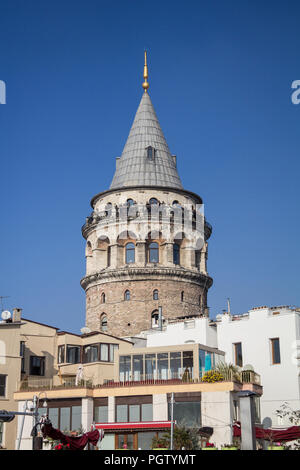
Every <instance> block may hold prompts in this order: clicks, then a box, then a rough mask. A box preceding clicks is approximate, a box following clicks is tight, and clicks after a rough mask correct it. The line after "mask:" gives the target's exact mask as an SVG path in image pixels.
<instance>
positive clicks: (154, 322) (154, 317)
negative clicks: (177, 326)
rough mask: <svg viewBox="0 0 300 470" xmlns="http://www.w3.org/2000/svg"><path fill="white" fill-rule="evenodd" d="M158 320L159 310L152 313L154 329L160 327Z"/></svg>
mask: <svg viewBox="0 0 300 470" xmlns="http://www.w3.org/2000/svg"><path fill="white" fill-rule="evenodd" d="M158 319H159V314H158V310H154V312H152V314H151V327H152V328H157V327H158Z"/></svg>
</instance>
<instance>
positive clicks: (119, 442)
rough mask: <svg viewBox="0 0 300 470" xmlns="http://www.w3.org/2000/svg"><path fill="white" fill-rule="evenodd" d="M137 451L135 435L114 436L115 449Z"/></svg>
mask: <svg viewBox="0 0 300 470" xmlns="http://www.w3.org/2000/svg"><path fill="white" fill-rule="evenodd" d="M124 448H126V449H128V450H138V439H137V433H128V434H116V435H115V449H124Z"/></svg>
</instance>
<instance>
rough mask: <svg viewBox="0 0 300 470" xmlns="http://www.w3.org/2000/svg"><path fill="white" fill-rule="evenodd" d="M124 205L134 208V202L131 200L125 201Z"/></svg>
mask: <svg viewBox="0 0 300 470" xmlns="http://www.w3.org/2000/svg"><path fill="white" fill-rule="evenodd" d="M126 205H127V207H131V206H134V200H133V199H127V201H126Z"/></svg>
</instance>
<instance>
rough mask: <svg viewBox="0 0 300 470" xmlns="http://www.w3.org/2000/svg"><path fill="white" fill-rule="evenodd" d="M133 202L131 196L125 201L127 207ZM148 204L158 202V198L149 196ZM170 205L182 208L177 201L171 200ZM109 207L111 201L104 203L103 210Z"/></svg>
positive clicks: (132, 204) (109, 208) (108, 209)
mask: <svg viewBox="0 0 300 470" xmlns="http://www.w3.org/2000/svg"><path fill="white" fill-rule="evenodd" d="M135 204H136V202H135V201H134V200H133V199H131V198H129V199H127V201H126V206H127V207H131V206H134V205H135ZM148 204H150V206H152V205H158V204H160V202H159V201H158V199H156V197H151V198H150V199H149V202H148ZM172 206H173V207H178V208H182V206H181V205H180V204H179V202H178V201H173V202H172ZM111 208H112V203H111V202H108V203H107V204H106V205H105V210H107V211H110V210H111Z"/></svg>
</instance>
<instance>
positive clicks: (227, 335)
mask: <svg viewBox="0 0 300 470" xmlns="http://www.w3.org/2000/svg"><path fill="white" fill-rule="evenodd" d="M273 311H278V309H275V310H274V309H273V310H270V309H268V308H262V309H254V310H250V311H249V315H248V316H243V317H241V319H236V320H234V319H233V318H235V317H233V318H232V317H230V316H229V315H227V314H225V315H223V316H222V319H221V321H218V322H217V332H218V347H219V349H221V350H222V351H225V353H226V356H225V357H226V362H232V363H234V354H233V343H239V342H241V343H242V354H243V365H246V364H251V365H252V366H253V367H254V370H255V372H257V373H258V374H260V376H261V382H262V385H263V396H262V397H261V419H262V421H263V420H264V419H266V418H269V419H268V421H266V422H267V423H268V424H269V425H270V424H272V425H273V426H278V425H283V424H289V423H288V422H287V421H280V420H279V419H278V417H277V416H276V414H275V410H276V409H278V408H279V407H280V405H281V404H282V403H283V402H284V401H287V402H289V404H290V406H291V407H292V408H294V409H299V408H300V396H299V371H300V369H299V366H298V363H299V365H300V361H299V360H298V359H297V358H296V357H297V355H299V354H298V352H297V349H296V346H297V345H296V340H299V325H300V324H299V317H300V315H299V313H296V312H294V311H291V310H289V309H286V308H285V309H282V310H280V314H278V315H273ZM271 338H279V341H280V356H281V363H280V364H276V365H275V364H274V365H273V364H272V361H271V348H270V339H271ZM299 358H300V355H299Z"/></svg>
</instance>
